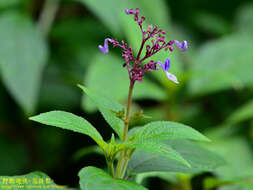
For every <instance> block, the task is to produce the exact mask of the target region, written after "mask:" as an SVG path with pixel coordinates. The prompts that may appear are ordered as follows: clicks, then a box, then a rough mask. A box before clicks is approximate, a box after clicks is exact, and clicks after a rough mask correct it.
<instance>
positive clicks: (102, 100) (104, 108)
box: [78, 85, 124, 138]
mask: <svg viewBox="0 0 253 190" xmlns="http://www.w3.org/2000/svg"><path fill="white" fill-rule="evenodd" d="M78 86H79V87H80V88H81V89H82V90H83V91H84V93H85V94H86V95H87V96H88V97H89V98H90V99H91V100H92V101H93V102H94V103H95V104H96V105H97V107H98V109H99V111H100V112H101V114H102V115H103V117H104V119H105V120H106V121H107V122H108V124H109V125H110V126H111V127H112V129H113V130H114V131H115V132H116V133H117V134H118V136H119V137H120V138H122V135H123V134H122V133H123V127H124V123H123V121H122V120H121V119H120V118H118V117H117V116H116V114H115V113H113V112H120V111H122V110H123V109H124V108H123V107H122V106H121V105H120V104H119V103H117V102H115V101H113V100H112V99H110V98H109V97H106V96H104V95H102V93H101V94H98V93H95V92H93V91H90V90H88V89H87V88H85V87H84V86H81V85H78Z"/></svg>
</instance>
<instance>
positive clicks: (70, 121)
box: [29, 111, 106, 149]
mask: <svg viewBox="0 0 253 190" xmlns="http://www.w3.org/2000/svg"><path fill="white" fill-rule="evenodd" d="M29 119H30V120H33V121H37V122H39V123H42V124H45V125H50V126H55V127H60V128H62V129H67V130H71V131H74V132H78V133H82V134H85V135H88V136H90V137H91V138H92V139H93V140H94V141H95V142H96V143H97V144H98V145H100V147H101V148H102V149H104V148H105V146H106V142H105V141H104V140H103V138H102V136H101V135H100V134H99V132H98V131H97V130H96V129H95V128H94V127H93V126H92V125H91V124H90V123H89V122H88V121H86V120H85V119H83V118H82V117H79V116H76V115H74V114H72V113H68V112H64V111H50V112H47V113H42V114H40V115H37V116H33V117H30V118H29Z"/></svg>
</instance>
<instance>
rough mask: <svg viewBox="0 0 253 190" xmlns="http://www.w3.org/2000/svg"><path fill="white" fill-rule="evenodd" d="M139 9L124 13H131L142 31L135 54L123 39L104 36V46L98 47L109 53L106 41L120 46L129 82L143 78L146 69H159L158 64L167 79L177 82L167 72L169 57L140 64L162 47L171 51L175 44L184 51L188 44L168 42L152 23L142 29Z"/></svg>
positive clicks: (164, 33) (174, 41)
mask: <svg viewBox="0 0 253 190" xmlns="http://www.w3.org/2000/svg"><path fill="white" fill-rule="evenodd" d="M139 12H140V9H138V8H137V9H135V10H134V9H126V14H128V15H133V16H134V20H135V21H136V22H137V23H138V25H139V27H140V30H141V32H142V42H141V46H140V49H139V51H138V54H137V56H136V57H135V56H134V54H133V49H132V47H131V46H128V45H127V43H125V42H124V41H123V40H122V41H121V43H120V42H118V41H117V40H115V39H111V38H106V39H105V41H104V46H102V45H99V49H100V50H101V51H102V52H103V53H104V54H108V53H109V46H108V42H110V43H111V44H112V45H113V47H120V48H122V49H123V53H122V57H123V58H124V59H125V64H124V65H123V66H126V67H127V69H128V74H129V78H130V81H131V83H132V84H133V83H135V81H139V82H141V81H142V80H143V75H144V73H145V72H146V71H149V72H151V71H152V70H159V67H157V66H160V67H161V68H162V69H163V70H164V71H165V73H166V76H167V78H168V79H169V80H171V81H173V82H175V83H178V80H177V77H176V76H175V75H173V74H172V73H170V72H169V68H170V59H169V58H167V59H166V60H165V63H164V64H163V63H162V62H160V61H153V60H151V61H149V62H148V63H145V64H144V65H142V63H143V62H144V61H145V60H146V59H147V58H150V57H151V56H153V55H154V54H156V53H158V52H159V51H161V50H162V49H165V51H168V50H169V51H171V52H172V51H173V49H174V47H173V45H174V44H176V45H177V47H178V48H180V49H181V50H182V51H185V50H186V49H187V48H188V46H187V42H186V41H183V43H180V42H179V41H177V40H170V41H169V42H166V41H165V35H166V32H165V31H163V30H161V29H158V28H157V27H153V26H152V25H148V27H147V30H144V29H143V25H142V24H143V22H144V21H145V17H144V16H142V17H139ZM148 40H149V41H151V45H150V44H146V42H147V41H148ZM144 46H145V47H146V52H145V55H144V56H143V57H142V58H141V54H142V51H143V47H144Z"/></svg>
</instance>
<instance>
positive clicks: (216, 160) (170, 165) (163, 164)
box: [128, 140, 225, 175]
mask: <svg viewBox="0 0 253 190" xmlns="http://www.w3.org/2000/svg"><path fill="white" fill-rule="evenodd" d="M167 144H168V145H169V146H170V147H172V148H173V149H174V150H175V151H177V152H178V153H179V154H180V155H181V156H182V157H183V158H184V159H185V160H187V162H189V164H190V165H191V168H189V167H187V166H185V165H184V164H182V163H180V162H177V161H175V160H173V159H170V158H167V157H164V156H159V155H156V154H152V153H150V152H148V151H141V150H136V151H135V152H134V153H133V156H132V158H131V160H130V162H129V165H128V175H132V174H137V173H144V172H151V171H166V172H179V173H200V172H203V171H213V170H214V169H216V168H217V167H220V166H221V165H224V163H225V162H224V160H223V159H222V158H221V157H220V156H219V155H217V154H215V153H213V152H211V151H208V150H207V149H204V148H203V147H201V146H199V145H198V144H196V143H194V142H191V141H187V140H171V141H168V143H167Z"/></svg>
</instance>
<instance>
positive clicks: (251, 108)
mask: <svg viewBox="0 0 253 190" xmlns="http://www.w3.org/2000/svg"><path fill="white" fill-rule="evenodd" d="M252 117H253V100H251V101H249V102H247V103H246V104H244V105H243V106H241V107H240V108H238V109H237V110H236V111H234V113H232V115H230V116H229V117H228V119H227V120H226V122H225V123H226V124H227V125H231V124H236V123H239V122H242V121H245V120H248V119H251V118H252Z"/></svg>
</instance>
